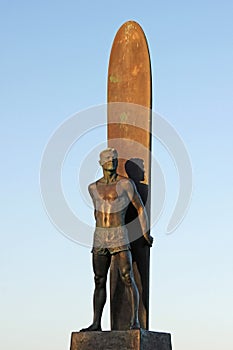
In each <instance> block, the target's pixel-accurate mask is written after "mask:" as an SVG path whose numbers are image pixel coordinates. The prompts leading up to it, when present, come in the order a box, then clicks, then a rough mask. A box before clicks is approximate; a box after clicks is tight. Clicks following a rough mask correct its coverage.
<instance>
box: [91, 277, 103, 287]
mask: <svg viewBox="0 0 233 350" xmlns="http://www.w3.org/2000/svg"><path fill="white" fill-rule="evenodd" d="M94 279H95V285H96V287H99V288H101V287H104V286H105V283H106V279H105V278H104V277H100V276H95V277H94Z"/></svg>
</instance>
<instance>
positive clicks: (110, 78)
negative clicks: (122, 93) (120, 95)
mask: <svg viewBox="0 0 233 350" xmlns="http://www.w3.org/2000/svg"><path fill="white" fill-rule="evenodd" d="M109 80H110V82H111V83H119V81H120V80H119V79H118V78H117V77H115V76H114V75H110V77H109Z"/></svg>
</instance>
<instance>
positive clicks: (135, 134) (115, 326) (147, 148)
mask: <svg viewBox="0 0 233 350" xmlns="http://www.w3.org/2000/svg"><path fill="white" fill-rule="evenodd" d="M151 107H152V79H151V64H150V55H149V49H148V44H147V40H146V37H145V34H144V32H143V30H142V28H141V26H140V25H139V24H138V23H137V22H134V21H128V22H126V23H124V24H123V25H122V26H121V27H120V29H119V30H118V32H117V34H116V36H115V39H114V42H113V45H112V49H111V54H110V60H109V68H108V110H107V113H108V146H109V147H114V148H116V149H117V151H118V159H119V164H118V170H117V172H118V174H120V175H122V176H128V177H130V178H131V179H133V180H134V182H135V185H136V187H137V190H138V192H139V194H140V195H141V198H142V200H143V202H144V205H145V207H146V210H147V214H148V216H149V219H150V181H151ZM126 223H127V227H128V233H129V237H130V240H131V252H132V260H133V270H134V277H135V281H136V284H137V287H138V290H139V295H140V302H139V320H140V325H141V328H144V329H148V322H149V321H148V316H149V265H150V248H149V247H148V246H146V245H145V240H144V238H143V237H142V232H141V228H140V224H139V222H138V219H137V213H136V212H135V208H134V207H132V206H130V207H129V208H128V211H127V215H126ZM110 313H111V329H112V330H126V329H129V324H130V315H131V309H130V304H129V300H128V295H127V290H126V288H125V286H124V284H123V282H122V280H121V278H120V275H119V272H118V268H117V264H116V262H115V259H114V256H113V257H112V262H111V268H110Z"/></svg>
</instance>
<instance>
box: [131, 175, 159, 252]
mask: <svg viewBox="0 0 233 350" xmlns="http://www.w3.org/2000/svg"><path fill="white" fill-rule="evenodd" d="M127 193H128V196H129V198H130V201H131V203H132V204H133V206H134V207H135V208H136V210H137V212H138V219H139V222H140V225H141V228H142V232H143V236H144V238H145V240H146V242H147V244H148V245H149V246H150V247H151V246H152V244H153V237H152V236H151V235H150V234H149V229H150V228H149V220H148V216H147V212H146V208H145V206H144V204H143V202H142V199H141V197H140V194H139V193H138V191H137V188H136V186H135V183H134V182H133V181H131V180H128V181H127Z"/></svg>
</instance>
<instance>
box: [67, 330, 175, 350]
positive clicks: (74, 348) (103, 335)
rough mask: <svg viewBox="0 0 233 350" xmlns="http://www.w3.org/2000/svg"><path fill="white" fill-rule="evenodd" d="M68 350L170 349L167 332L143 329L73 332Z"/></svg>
mask: <svg viewBox="0 0 233 350" xmlns="http://www.w3.org/2000/svg"><path fill="white" fill-rule="evenodd" d="M70 350H172V345H171V335H170V334H169V333H159V332H150V331H146V330H144V329H140V330H132V331H109V332H73V333H72V335H71V346H70Z"/></svg>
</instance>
